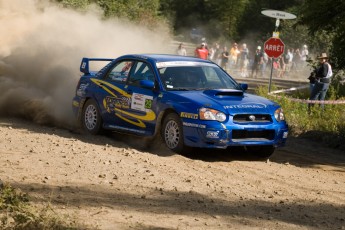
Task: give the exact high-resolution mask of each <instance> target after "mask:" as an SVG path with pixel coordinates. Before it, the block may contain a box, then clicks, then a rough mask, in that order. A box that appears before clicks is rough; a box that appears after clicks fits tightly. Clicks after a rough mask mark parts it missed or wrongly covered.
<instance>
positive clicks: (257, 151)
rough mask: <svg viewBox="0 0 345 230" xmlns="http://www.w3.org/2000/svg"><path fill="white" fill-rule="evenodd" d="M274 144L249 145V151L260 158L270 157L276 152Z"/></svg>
mask: <svg viewBox="0 0 345 230" xmlns="http://www.w3.org/2000/svg"><path fill="white" fill-rule="evenodd" d="M274 150H275V148H274V147H273V146H266V145H264V146H247V153H248V154H250V155H251V156H254V157H257V158H259V159H268V158H269V157H270V156H272V154H273V153H274Z"/></svg>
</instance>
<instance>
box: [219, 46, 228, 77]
mask: <svg viewBox="0 0 345 230" xmlns="http://www.w3.org/2000/svg"><path fill="white" fill-rule="evenodd" d="M221 58H222V61H221V67H222V68H223V69H224V70H225V71H227V65H228V62H229V52H228V51H227V47H226V46H224V48H223V52H222V53H221Z"/></svg>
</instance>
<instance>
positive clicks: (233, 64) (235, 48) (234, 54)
mask: <svg viewBox="0 0 345 230" xmlns="http://www.w3.org/2000/svg"><path fill="white" fill-rule="evenodd" d="M239 53H240V51H239V49H238V46H237V43H236V42H235V43H234V44H233V45H232V47H231V49H230V63H229V64H230V67H232V68H235V67H236V65H237V56H238V54H239Z"/></svg>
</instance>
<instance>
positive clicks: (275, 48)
mask: <svg viewBox="0 0 345 230" xmlns="http://www.w3.org/2000/svg"><path fill="white" fill-rule="evenodd" d="M284 46H285V45H284V43H283V41H282V40H280V38H274V37H272V38H269V39H268V40H267V41H266V42H265V44H264V51H265V53H266V54H267V56H268V57H270V58H272V61H271V74H270V82H269V85H268V92H271V84H272V73H273V58H278V57H279V56H280V55H282V54H283V53H284Z"/></svg>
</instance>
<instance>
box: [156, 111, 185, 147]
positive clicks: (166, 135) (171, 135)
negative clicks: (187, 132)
mask: <svg viewBox="0 0 345 230" xmlns="http://www.w3.org/2000/svg"><path fill="white" fill-rule="evenodd" d="M161 133H162V138H163V140H164V143H165V144H166V146H167V147H168V148H169V149H171V150H172V151H174V152H177V153H183V152H184V151H185V149H186V148H185V145H184V136H183V127H182V122H181V119H180V117H179V116H178V115H177V114H175V113H170V114H168V115H167V116H166V117H165V119H164V121H163V126H162V129H161Z"/></svg>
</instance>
